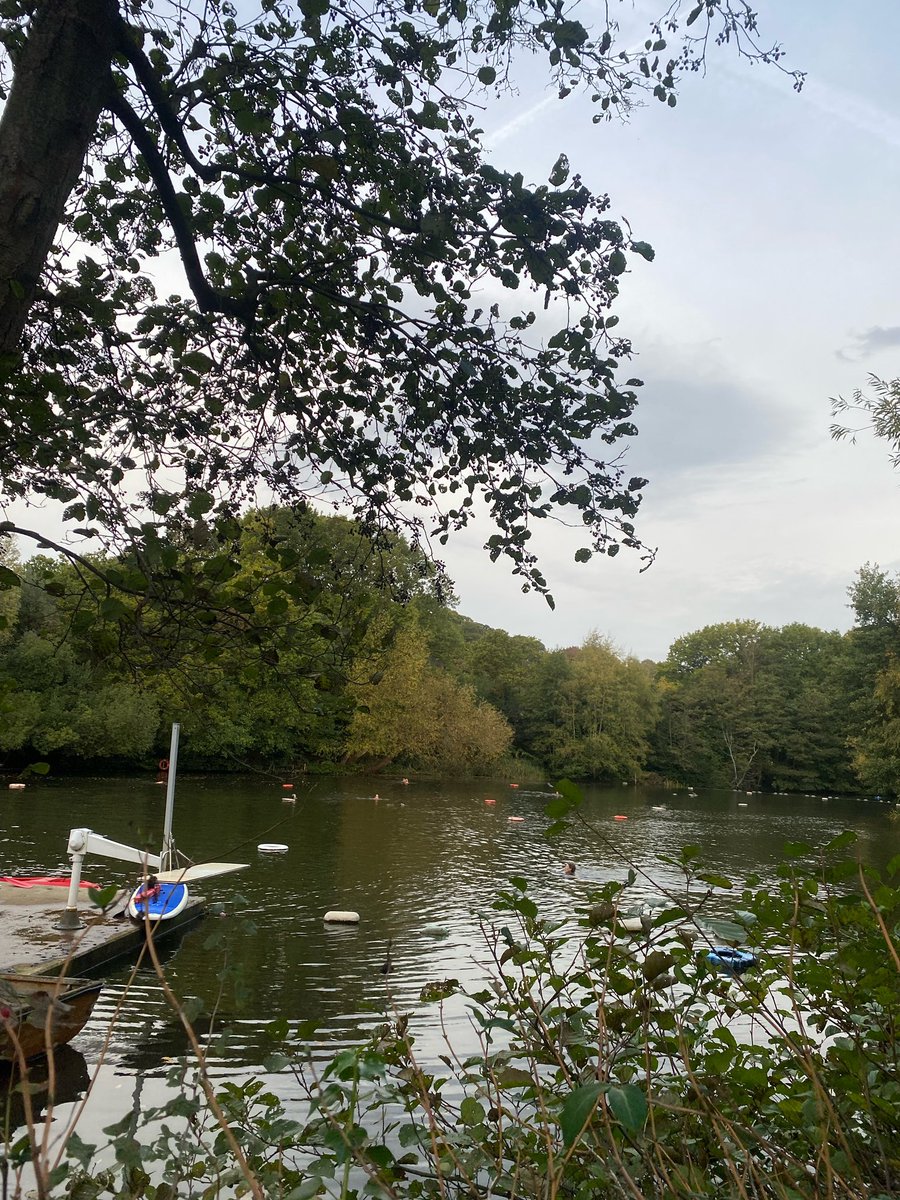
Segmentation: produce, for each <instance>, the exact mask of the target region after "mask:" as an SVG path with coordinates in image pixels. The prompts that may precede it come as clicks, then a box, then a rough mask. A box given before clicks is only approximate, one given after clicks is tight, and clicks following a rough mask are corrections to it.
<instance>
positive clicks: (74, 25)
mask: <svg viewBox="0 0 900 1200" xmlns="http://www.w3.org/2000/svg"><path fill="white" fill-rule="evenodd" d="M601 13H602V10H601ZM0 14H2V45H3V48H4V51H5V71H4V89H5V92H6V104H5V110H4V115H3V119H2V124H0V181H2V182H0V355H2V357H0V373H2V415H3V421H2V425H0V499H2V498H3V497H6V498H7V499H24V500H32V501H34V500H40V499H43V498H50V499H51V500H54V501H60V502H62V503H64V504H65V505H66V517H67V519H68V521H69V522H70V523H71V525H72V526H73V527H76V528H77V529H79V530H80V531H82V532H83V535H84V536H85V537H87V538H95V539H100V541H101V542H103V544H104V545H105V546H106V548H107V549H109V548H110V547H112V546H115V545H117V544H118V545H120V546H121V545H124V544H128V545H130V546H132V547H135V546H136V547H138V549H139V551H140V553H141V554H142V555H143V557H142V558H141V559H140V562H141V564H142V565H143V566H144V567H146V570H147V571H148V572H150V573H151V574H152V572H153V571H154V570H156V569H158V568H159V565H160V562H161V555H162V551H161V549H160V546H161V545H163V544H164V542H165V541H166V539H170V538H172V537H173V536H176V535H177V536H180V537H182V538H185V537H189V536H192V534H193V531H195V530H196V529H197V527H198V523H199V527H200V536H201V537H202V538H203V539H205V538H207V537H208V536H210V535H213V536H220V537H224V538H225V539H226V540H227V537H228V536H229V534H230V533H231V534H232V535H233V532H234V527H233V519H234V517H235V516H236V514H237V513H238V512H239V511H241V509H242V508H243V507H246V506H247V505H248V504H250V503H252V502H260V501H262V502H269V501H272V500H274V501H275V502H277V503H280V504H286V505H296V504H298V503H309V502H315V503H326V504H327V503H333V504H335V505H340V506H343V508H344V509H345V510H347V511H352V512H354V513H355V515H356V516H358V517H359V518H361V519H362V520H363V521H364V522H365V523H367V525H368V526H370V527H372V528H377V527H385V526H387V527H393V528H394V529H397V528H399V527H403V528H405V529H406V530H407V531H408V532H410V533H411V535H412V537H413V540H414V542H422V541H427V542H429V543H430V542H431V540H432V539H438V540H440V541H443V540H444V539H445V538H446V536H447V535H448V534H449V533H450V532H452V531H453V530H454V529H458V528H460V527H462V526H464V525H465V524H466V523H467V522H468V521H469V520H470V518H471V516H472V515H473V513H474V512H475V511H476V509H479V508H485V509H486V510H487V511H488V512H489V513H490V517H491V519H492V525H493V531H494V532H493V533H492V535H491V536H490V537H489V539H488V543H487V547H488V550H489V552H490V555H491V557H493V558H497V557H499V556H500V555H507V556H509V558H510V559H511V560H512V564H513V569H514V570H515V571H516V572H518V573H519V574H520V575H521V576H522V577H523V583H524V585H525V586H526V587H534V588H537V589H538V590H541V591H546V588H547V584H546V582H545V580H544V578H543V576H542V574H541V572H540V569H539V567H538V565H537V562H536V560H535V557H534V555H533V554H532V553H531V552H530V550H529V538H530V536H531V532H532V527H533V525H534V522H535V521H536V520H539V519H541V518H547V517H556V518H561V519H567V520H571V521H573V522H574V523H575V524H576V525H579V526H582V527H583V528H584V531H585V545H584V546H583V548H582V549H581V550H579V551H578V554H577V556H576V557H578V558H579V559H580V560H585V559H587V558H589V557H590V555H591V553H592V552H594V551H601V552H605V553H608V554H613V553H615V552H616V551H618V549H619V547H620V546H621V545H623V544H624V545H626V546H630V547H634V548H638V549H640V548H641V544H640V541H639V538H638V535H637V533H636V531H635V526H634V517H635V514H636V511H637V508H638V503H639V499H640V492H641V489H642V487H643V486H644V482H645V481H643V480H641V479H636V478H631V479H629V478H628V477H627V474H626V473H625V472H624V471H623V468H622V466H621V463H620V461H619V456H620V449H619V447H620V443H621V439H623V438H626V437H628V436H629V435H631V434H632V433H633V432H634V427H633V425H632V424H631V416H632V413H633V410H634V406H635V402H636V388H637V386H638V382H639V381H637V380H634V379H632V378H628V377H627V372H626V371H625V370H623V369H622V368H621V364H622V361H623V360H625V359H627V358H628V355H629V350H630V347H629V343H628V340H627V339H626V338H624V337H621V336H619V334H618V331H616V330H615V328H614V327H615V324H616V317H615V316H614V315H612V313H611V308H612V306H613V304H614V301H615V299H616V296H617V293H618V289H619V284H620V280H621V277H622V275H623V273H624V272H625V271H626V270H627V268H628V264H629V260H630V258H631V257H632V256H641V257H643V258H646V259H649V258H652V250H651V248H650V246H649V245H648V244H646V243H644V242H641V241H636V240H634V238H633V237H632V236H631V233H630V231H629V230H628V228H627V227H623V225H622V224H620V223H619V222H617V221H616V220H614V219H612V217H611V216H610V200H609V197H608V196H606V195H602V194H595V193H593V192H592V191H591V190H590V189H589V188H588V187H587V186H586V184H585V183H584V181H583V180H582V178H580V176H579V175H578V174H577V173H573V171H572V168H571V167H570V164H569V163H568V161H567V159H566V158H565V156H564V155H560V156H559V158H558V160H557V161H556V163H555V165H553V166H552V170H550V172H549V178H548V179H547V180H546V181H545V182H539V183H532V182H529V181H527V180H526V179H525V178H524V177H523V175H522V174H517V173H510V172H507V171H503V170H498V169H497V168H496V167H494V166H492V165H491V163H490V162H489V161H488V160H487V158H486V155H485V152H484V147H483V143H482V139H481V137H480V134H479V130H478V127H477V124H476V120H477V115H478V111H479V108H480V106H481V105H482V104H483V103H484V102H486V101H487V100H489V99H490V97H491V95H492V94H493V93H495V92H496V91H497V90H498V89H500V88H502V87H505V86H509V85H510V84H509V81H510V79H511V78H512V76H513V74H514V72H515V70H516V69H517V68H518V67H519V66H520V64H521V63H522V62H524V61H526V60H527V61H529V62H533V61H534V60H535V58H537V59H538V60H539V61H540V62H541V63H542V64H543V70H544V72H545V76H546V78H547V80H548V85H549V86H551V87H553V88H555V89H557V90H558V92H559V95H560V97H561V98H564V97H565V95H567V94H568V93H569V92H570V91H572V90H574V89H587V90H588V91H589V93H590V95H591V97H592V99H593V100H594V101H595V103H596V106H597V117H596V118H595V119H596V120H602V119H603V118H606V117H609V116H610V115H612V114H615V113H625V112H627V110H628V108H629V107H630V106H631V105H632V104H633V103H634V101H635V98H636V97H638V96H648V97H650V98H653V97H655V98H656V100H657V101H661V102H663V104H666V105H674V103H675V88H676V85H677V82H678V78H679V76H680V75H681V74H682V73H683V72H685V71H691V70H696V69H698V68H699V67H700V66H701V64H702V63H703V61H704V56H705V53H706V49H707V45H708V43H709V42H710V40H711V39H712V40H714V41H719V42H731V43H732V44H735V45H736V46H737V48H738V50H739V51H740V52H741V53H743V54H745V55H748V56H750V57H753V58H757V59H762V60H764V61H766V62H772V61H774V62H776V63H777V62H778V61H779V59H780V51H779V49H778V48H777V47H773V48H772V49H767V48H765V47H763V46H762V45H761V44H760V43H759V42H758V41H757V36H756V20H755V16H754V14H753V12H752V11H751V10H750V8H749V7H748V5H747V4H746V3H745V0H702V2H700V3H696V4H695V3H693V2H691V3H686V4H682V3H681V0H675V2H674V3H672V4H671V5H670V6H669V7H668V9H667V10H666V11H665V13H663V14H662V16H661V18H660V20H659V21H657V22H655V23H653V24H652V25H651V27H650V28H649V30H648V36H647V39H646V41H645V42H643V43H642V44H640V45H639V47H638V48H637V49H633V48H631V47H630V45H628V46H626V45H624V43H623V40H622V39H620V38H619V29H618V26H617V25H616V23H615V20H614V19H613V18H614V15H615V14H614V13H613V14H612V15H611V16H609V17H608V18H607V19H606V20H604V19H603V18H602V16H601V20H600V24H599V25H598V26H597V27H593V28H588V27H586V26H585V25H584V24H582V22H581V20H580V19H579V18H578V14H577V13H576V12H575V10H574V9H572V10H571V11H570V8H569V7H568V6H567V5H565V4H563V3H561V2H560V0H474V2H472V3H467V0H299V3H287V2H284V0H261V3H257V0H253V2H251V3H239V4H234V3H232V2H231V0H206V2H204V3H199V2H196V0H182V2H173V0H160V2H159V3H153V4H151V3H149V2H148V0H39V2H38V3H37V4H34V3H33V2H32V0H4V2H3V4H2V6H0ZM798 85H799V77H798ZM549 166H550V164H548V169H549ZM623 375H625V376H626V378H625V379H623V378H622V376H623ZM7 529H8V530H11V529H12V524H11V523H7ZM117 539H118V541H117ZM87 544H88V546H96V545H98V544H99V543H98V542H97V541H93V542H90V541H89V542H88V543H87Z"/></svg>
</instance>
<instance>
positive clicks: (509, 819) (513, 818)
mask: <svg viewBox="0 0 900 1200" xmlns="http://www.w3.org/2000/svg"><path fill="white" fill-rule="evenodd" d="M506 819H507V821H524V820H525V818H524V817H507V818H506Z"/></svg>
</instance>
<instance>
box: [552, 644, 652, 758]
mask: <svg viewBox="0 0 900 1200" xmlns="http://www.w3.org/2000/svg"><path fill="white" fill-rule="evenodd" d="M564 654H565V658H566V660H567V664H568V669H567V671H566V673H565V675H564V676H562V677H561V678H560V679H559V682H558V685H557V688H556V691H555V693H553V694H551V695H550V696H548V697H547V698H546V708H545V713H546V716H545V720H544V723H543V728H542V730H541V733H540V735H539V736H538V738H537V739H536V748H537V749H538V750H539V751H540V753H541V755H542V757H543V758H544V760H545V761H546V762H547V765H548V767H549V768H550V769H552V770H553V771H556V772H559V773H564V774H569V775H573V776H575V777H576V778H580V779H601V780H619V779H622V778H625V779H633V778H635V777H637V776H638V775H640V774H641V772H642V771H643V767H644V763H645V762H646V759H647V752H648V748H649V745H648V737H649V735H650V733H651V732H652V730H653V727H654V725H655V724H656V719H657V701H656V695H655V688H654V682H653V677H652V674H651V673H650V672H649V671H648V670H647V669H646V668H645V666H644V664H642V663H640V662H639V661H638V660H637V659H634V658H622V657H621V656H620V655H619V654H618V653H617V651H616V650H615V648H614V647H613V645H612V644H611V643H610V642H609V641H608V640H607V639H605V638H602V637H600V636H599V635H598V634H596V633H593V634H591V635H589V636H588V637H587V638H586V639H585V642H584V644H583V645H582V646H580V647H578V648H577V649H575V648H573V649H571V650H567V651H565V652H564Z"/></svg>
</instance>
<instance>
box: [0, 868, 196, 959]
mask: <svg viewBox="0 0 900 1200" xmlns="http://www.w3.org/2000/svg"><path fill="white" fill-rule="evenodd" d="M129 894H130V889H124V890H123V891H122V892H121V893H120V894H119V895H118V896H117V897H116V899H115V900H114V901H113V902H112V904H110V905H109V907H108V908H107V910H106V913H105V914H104V913H102V912H101V911H100V910H99V909H97V908H94V907H93V906H92V905H91V904H90V902H89V901H87V900H86V899H85V900H84V901H82V902H81V903H79V905H78V915H79V917H80V918H81V921H82V922H83V927H82V928H80V929H60V928H59V927H58V926H59V922H60V918H61V917H62V914H63V909H64V908H65V903H66V893H65V890H64V889H62V888H58V887H41V886H35V887H30V888H19V887H15V886H14V885H12V884H9V883H0V971H10V972H18V973H19V974H23V975H24V974H28V975H59V974H61V973H62V972H65V973H66V974H67V975H82V974H84V973H85V972H90V971H94V970H97V969H98V968H100V967H104V966H106V964H107V963H110V962H114V961H115V960H116V959H118V958H127V957H129V956H130V955H133V954H137V953H138V952H139V951H140V949H141V947H142V946H143V944H144V942H145V940H146V930H145V926H144V925H143V924H139V923H137V922H133V921H130V920H129V919H128V917H127V916H126V917H116V915H115V914H116V913H120V912H122V910H123V909H124V907H125V904H126V903H127V901H128V897H129ZM205 911H206V900H205V899H204V897H202V896H192V897H191V898H190V899H189V900H188V903H187V904H186V905H185V907H184V909H183V911H182V912H180V913H179V914H178V916H177V917H173V918H172V919H171V920H169V921H165V922H160V923H159V924H158V925H156V926H154V927H153V937H154V941H162V940H163V939H164V938H168V937H169V936H171V934H173V933H175V932H176V931H177V930H183V929H184V928H186V926H188V925H191V924H193V922H195V921H197V920H199V919H200V918H201V917H202V916H203V915H204V913H205Z"/></svg>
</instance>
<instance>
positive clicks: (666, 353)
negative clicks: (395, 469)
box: [445, 0, 900, 659]
mask: <svg viewBox="0 0 900 1200" xmlns="http://www.w3.org/2000/svg"><path fill="white" fill-rule="evenodd" d="M611 7H612V6H611ZM659 7H660V8H661V7H663V6H662V5H660V6H659ZM755 7H757V8H758V9H759V13H760V28H761V30H763V31H764V33H765V34H768V35H769V36H770V37H771V39H773V40H774V39H776V38H777V40H779V41H780V42H782V43H783V45H784V47H785V49H786V50H787V52H788V58H787V61H788V62H789V64H790V65H791V66H792V67H793V66H796V67H798V68H800V69H803V70H805V71H807V72H808V79H807V83H806V86H805V87H804V89H803V91H802V92H801V93H800V94H799V95H797V94H796V93H795V92H794V91H792V88H791V81H790V80H789V79H787V78H785V77H784V76H783V75H780V74H779V73H778V72H777V71H775V70H773V69H772V68H766V67H764V66H750V65H748V64H747V63H745V62H741V61H739V60H738V59H737V58H736V57H735V56H734V54H733V53H731V52H729V51H728V50H724V51H723V50H715V51H713V52H711V54H710V60H709V69H708V71H707V74H706V77H705V78H700V77H692V78H691V79H689V80H688V81H687V84H686V85H685V86H684V87H683V88H682V91H681V95H680V98H679V103H678V106H677V107H676V108H675V109H669V108H667V107H665V106H663V105H661V104H659V103H658V102H655V101H653V102H651V104H650V106H649V107H647V108H646V109H644V110H642V111H640V112H638V113H637V114H635V116H634V117H633V118H632V120H631V122H630V124H628V125H627V126H618V125H601V126H595V125H592V124H591V115H592V113H593V111H594V110H593V108H592V106H591V105H590V104H589V103H588V102H587V101H586V100H585V101H581V100H576V99H575V98H574V97H570V98H569V99H567V100H566V101H564V102H559V101H558V100H556V99H555V97H552V96H548V95H547V94H546V92H544V91H543V90H541V89H542V82H539V81H538V79H537V72H535V80H534V86H533V87H532V88H531V89H529V85H528V80H527V79H526V80H525V81H524V83H523V86H522V88H521V92H520V95H519V96H518V97H517V98H516V99H515V100H514V101H513V100H510V101H504V102H503V103H502V104H501V105H500V106H499V107H498V108H497V110H496V111H493V110H490V111H489V112H488V113H486V114H485V121H484V127H485V129H486V131H487V132H488V135H489V143H490V145H491V147H492V151H491V153H492V155H493V157H494V159H495V161H497V162H498V164H500V165H502V166H504V167H508V168H515V169H517V170H522V171H523V172H524V174H525V175H526V178H530V179H532V180H534V181H539V180H543V179H546V178H547V176H548V175H549V173H550V169H551V167H552V165H553V162H554V161H555V159H556V157H557V155H558V154H559V153H560V152H561V151H564V152H565V153H566V154H568V156H569V158H570V159H571V162H572V167H573V170H578V171H580V172H581V173H582V175H583V176H584V178H585V181H586V182H587V183H588V184H589V185H590V186H591V187H593V188H594V189H595V190H600V191H605V192H608V193H609V194H610V197H611V199H612V213H613V214H614V215H617V216H622V217H626V218H627V219H628V220H629V221H630V223H631V225H632V227H633V230H634V235H635V237H637V238H641V239H644V240H646V241H649V242H651V243H652V245H653V247H654V249H655V250H656V260H655V262H653V263H652V264H646V263H643V262H642V261H641V260H639V259H638V260H637V261H636V262H635V263H634V265H633V267H634V269H633V270H632V272H631V273H630V274H628V275H626V276H625V277H624V279H623V286H622V298H621V301H620V303H619V305H618V308H617V310H616V311H617V312H618V313H619V315H620V317H621V325H620V331H621V332H623V333H624V334H626V335H627V336H630V338H631V339H632V342H633V344H634V347H635V351H636V357H635V363H634V365H635V369H634V371H633V372H629V373H633V374H636V375H638V376H639V377H641V378H642V379H644V381H645V384H646V386H645V387H644V388H643V390H642V394H641V400H640V407H639V409H638V412H637V417H636V424H637V426H638V428H639V436H638V437H637V439H635V440H634V441H632V442H631V444H630V448H629V452H628V460H629V464H630V466H631V468H632V473H633V474H639V475H642V476H646V477H647V478H649V479H650V481H651V483H650V486H649V487H648V488H647V490H646V492H645V500H644V504H643V507H642V510H641V516H640V518H639V521H638V532H639V534H640V535H641V537H642V538H643V540H644V541H645V542H647V543H648V544H650V545H653V546H656V547H658V551H659V552H658V556H657V561H656V563H655V565H654V566H653V567H652V568H651V569H650V570H649V571H647V572H645V573H644V574H640V573H639V568H640V565H641V564H640V562H639V559H638V556H637V555H636V554H633V553H628V552H626V551H624V550H623V551H622V553H621V554H620V555H619V557H618V558H617V559H615V560H607V559H604V558H594V559H593V560H592V561H591V562H590V563H589V564H587V565H579V564H576V563H575V562H574V561H573V553H574V549H575V548H576V546H577V545H578V544H579V543H578V542H577V541H576V540H574V537H573V539H572V540H571V541H570V539H569V536H568V535H567V534H566V533H565V532H561V531H560V529H559V528H558V527H552V528H549V529H548V530H547V531H545V532H544V533H542V534H541V535H539V536H537V535H536V537H535V539H534V542H533V544H535V543H537V544H539V545H540V546H541V547H542V562H543V565H544V568H545V571H544V573H545V575H546V576H547V578H548V580H549V581H550V583H551V585H552V590H553V593H554V596H555V599H556V611H555V612H551V611H550V610H549V608H548V607H547V606H546V604H545V603H544V601H543V600H542V599H540V598H539V597H536V596H534V595H522V594H521V592H520V590H519V585H518V584H517V583H516V581H515V580H513V579H512V578H511V577H510V576H509V575H508V572H507V570H506V569H505V568H504V567H503V565H502V564H501V563H498V564H496V565H492V564H491V563H489V562H487V561H486V560H485V557H484V554H483V551H482V550H481V549H480V546H481V544H482V542H483V541H484V538H485V537H486V535H487V532H488V531H487V530H486V529H482V530H479V531H478V532H477V533H473V534H471V535H468V536H466V537H465V538H463V539H458V540H457V541H456V542H455V543H453V544H451V546H449V547H448V548H447V549H446V553H445V560H446V563H447V566H448V568H449V571H450V574H451V576H453V578H454V579H455V580H456V583H457V590H458V592H459V595H460V610H461V611H462V612H464V613H466V614H467V615H468V616H471V617H473V618H475V619H476V620H479V621H484V622H486V623H488V624H492V625H498V626H502V627H503V628H506V629H508V630H509V631H510V632H513V633H522V634H530V635H533V636H536V637H539V638H541V640H542V641H544V642H545V643H546V644H548V645H550V646H557V645H571V644H575V643H578V642H580V641H581V640H582V639H583V638H584V636H585V635H586V634H587V633H588V632H590V631H591V630H592V629H596V630H598V631H599V632H601V633H602V634H605V635H607V636H609V637H610V638H611V639H612V640H613V641H614V642H615V643H616V644H617V645H618V646H619V647H620V648H621V649H622V650H624V651H626V652H630V653H634V654H636V655H638V656H639V657H642V658H643V657H647V658H654V659H661V658H664V657H665V654H666V651H667V648H668V646H669V645H670V644H671V642H672V641H673V639H674V638H676V637H678V636H680V635H681V634H683V633H688V632H690V631H692V630H694V629H698V628H700V627H702V626H703V625H707V624H710V623H713V622H718V621H730V620H734V619H736V618H756V619H758V620H760V621H764V622H767V623H769V624H773V625H783V624H787V623H789V622H793V621H801V622H805V623H807V624H811V625H818V626H820V627H822V628H826V629H846V628H847V627H848V626H849V624H850V621H851V614H850V612H849V610H848V609H847V607H846V605H847V595H846V590H847V587H848V585H849V583H850V582H851V580H852V578H853V576H854V574H855V573H856V571H857V570H858V568H859V567H860V566H861V565H862V564H863V563H865V562H866V561H873V562H878V563H880V564H881V565H882V566H883V567H886V568H890V569H892V570H893V569H896V568H898V567H900V545H898V541H897V537H896V529H897V516H898V513H900V475H898V474H895V473H893V472H892V470H891V467H890V465H889V463H888V461H887V453H886V450H885V448H884V447H883V446H881V445H878V444H877V443H875V442H874V441H873V440H872V439H870V438H863V439H862V440H861V442H860V443H858V444H857V445H856V446H852V445H850V444H848V443H835V442H833V441H831V440H830V438H829V433H828V429H829V425H830V423H831V416H830V406H829V397H831V396H835V395H838V394H843V395H844V396H847V397H849V396H850V395H851V393H852V392H853V390H854V388H856V387H858V386H864V385H865V382H866V379H867V376H868V374H869V373H870V372H874V373H876V374H879V375H883V376H888V377H893V376H896V375H898V374H900V298H898V296H900V221H898V217H897V213H898V211H900V75H898V72H897V67H896V46H897V45H898V44H900V3H898V2H897V0H857V2H856V3H855V4H849V3H847V0H791V2H790V4H777V3H774V2H765V0H761V2H760V3H759V4H757V5H756V6H755ZM589 8H590V2H589V3H588V4H586V5H585V9H586V11H587V10H589ZM636 9H637V11H638V12H640V11H641V10H644V9H645V10H646V11H648V12H650V11H651V6H650V4H649V3H646V4H645V3H640V4H636ZM617 332H618V331H617Z"/></svg>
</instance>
